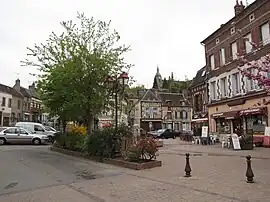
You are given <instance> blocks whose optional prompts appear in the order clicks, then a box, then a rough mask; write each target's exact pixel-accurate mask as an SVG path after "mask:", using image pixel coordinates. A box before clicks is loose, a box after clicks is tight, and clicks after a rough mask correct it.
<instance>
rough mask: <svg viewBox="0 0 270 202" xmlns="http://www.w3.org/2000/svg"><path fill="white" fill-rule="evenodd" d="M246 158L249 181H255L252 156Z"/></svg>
mask: <svg viewBox="0 0 270 202" xmlns="http://www.w3.org/2000/svg"><path fill="white" fill-rule="evenodd" d="M246 159H247V172H246V177H247V183H253V182H254V181H253V177H254V174H253V171H252V168H251V160H250V159H251V156H250V155H248V156H246Z"/></svg>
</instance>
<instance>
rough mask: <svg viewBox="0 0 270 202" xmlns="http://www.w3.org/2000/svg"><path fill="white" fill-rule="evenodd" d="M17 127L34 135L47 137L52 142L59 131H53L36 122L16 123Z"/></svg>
mask: <svg viewBox="0 0 270 202" xmlns="http://www.w3.org/2000/svg"><path fill="white" fill-rule="evenodd" d="M15 126H17V127H21V128H25V129H27V130H29V131H31V132H32V133H36V134H42V135H46V136H47V137H48V138H49V141H50V142H52V141H53V138H54V136H55V133H56V132H57V131H52V130H51V129H49V130H48V129H46V126H44V125H42V124H41V123H35V122H18V123H16V125H15Z"/></svg>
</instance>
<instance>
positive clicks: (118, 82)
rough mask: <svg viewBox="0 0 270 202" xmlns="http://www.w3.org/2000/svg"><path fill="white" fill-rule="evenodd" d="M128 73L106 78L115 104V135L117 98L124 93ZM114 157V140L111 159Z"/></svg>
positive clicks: (116, 127)
mask: <svg viewBox="0 0 270 202" xmlns="http://www.w3.org/2000/svg"><path fill="white" fill-rule="evenodd" d="M128 80H129V77H128V73H126V72H122V73H121V74H120V75H119V76H118V77H115V78H113V77H108V79H107V81H108V82H109V84H110V87H111V89H112V94H113V95H114V103H115V134H114V135H116V133H117V129H118V96H119V95H121V94H123V93H124V91H125V87H126V86H127V85H128ZM115 156H116V140H114V146H113V151H112V157H115Z"/></svg>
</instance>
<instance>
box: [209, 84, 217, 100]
mask: <svg viewBox="0 0 270 202" xmlns="http://www.w3.org/2000/svg"><path fill="white" fill-rule="evenodd" d="M210 92H211V94H210V97H211V99H212V100H215V99H216V97H217V94H216V93H217V91H216V82H215V81H213V82H211V85H210Z"/></svg>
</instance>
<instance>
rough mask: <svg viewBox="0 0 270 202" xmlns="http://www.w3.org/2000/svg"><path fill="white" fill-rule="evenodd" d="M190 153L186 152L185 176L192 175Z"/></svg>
mask: <svg viewBox="0 0 270 202" xmlns="http://www.w3.org/2000/svg"><path fill="white" fill-rule="evenodd" d="M189 156H190V154H189V153H186V166H185V172H186V175H185V177H191V167H190V163H189Z"/></svg>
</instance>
